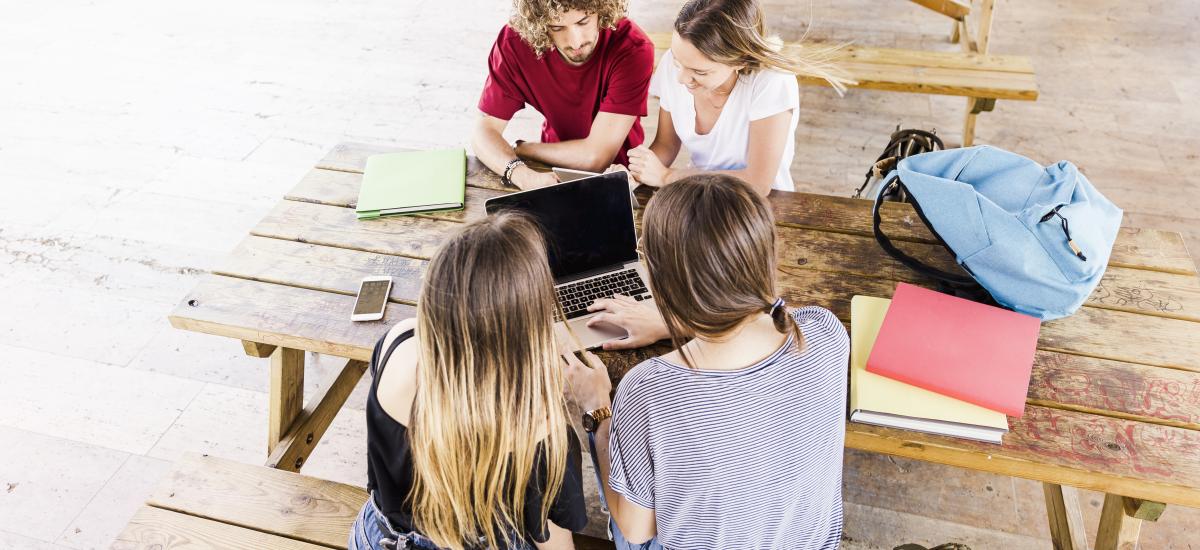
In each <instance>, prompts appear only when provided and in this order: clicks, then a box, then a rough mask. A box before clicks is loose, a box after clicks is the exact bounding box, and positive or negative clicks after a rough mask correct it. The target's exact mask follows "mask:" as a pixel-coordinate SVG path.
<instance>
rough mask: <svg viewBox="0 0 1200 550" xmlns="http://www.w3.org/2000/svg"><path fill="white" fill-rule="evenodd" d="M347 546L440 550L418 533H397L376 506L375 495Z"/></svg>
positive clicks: (361, 549)
mask: <svg viewBox="0 0 1200 550" xmlns="http://www.w3.org/2000/svg"><path fill="white" fill-rule="evenodd" d="M346 546H347V550H410V549H411V550H440V548H438V546H437V545H436V544H434V543H433V541H432V540H429V538H427V537H425V536H424V535H421V534H420V533H417V532H416V531H407V532H406V533H405V534H403V535H401V534H399V533H397V532H396V530H395V529H393V528H392V524H391V523H390V522H389V521H388V519H387V516H384V515H383V512H380V511H379V508H378V507H377V506H376V505H375V495H373V494H372V495H371V498H368V499H367V502H366V503H365V504H363V507H362V510H361V511H359V512H358V517H357V518H355V520H354V527H351V528H350V540H349V542H348V543H347V545H346Z"/></svg>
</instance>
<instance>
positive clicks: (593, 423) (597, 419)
mask: <svg viewBox="0 0 1200 550" xmlns="http://www.w3.org/2000/svg"><path fill="white" fill-rule="evenodd" d="M609 418H612V409H610V408H608V407H600V408H599V409H596V410H594V411H588V412H585V413H583V429H584V430H585V431H587V432H588V433H595V432H596V430H598V429H600V423H601V422H604V421H605V420H608V419H609Z"/></svg>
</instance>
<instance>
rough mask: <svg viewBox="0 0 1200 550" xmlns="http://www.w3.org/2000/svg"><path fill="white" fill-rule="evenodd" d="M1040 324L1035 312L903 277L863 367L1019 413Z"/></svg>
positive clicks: (1022, 409)
mask: <svg viewBox="0 0 1200 550" xmlns="http://www.w3.org/2000/svg"><path fill="white" fill-rule="evenodd" d="M1040 328H1041V322H1040V321H1039V320H1038V319H1037V318H1036V317H1030V316H1028V315H1023V314H1021V313H1016V312H1012V311H1008V310H1006V309H1000V308H998V307H992V306H988V305H984V304H980V303H976V302H972V301H970V300H964V299H962V298H956V297H954V296H950V295H947V294H942V293H940V292H934V291H932V290H927V289H924V288H921V287H918V286H913V285H910V284H905V283H900V284H899V285H898V286H897V287H896V293H895V294H894V295H893V296H892V304H891V306H890V307H888V311H887V315H886V316H884V318H883V325H882V326H881V327H880V328H879V336H878V338H876V340H875V346H874V347H873V348H871V355H870V356H869V357H867V371H869V372H873V373H876V374H881V375H883V376H887V377H888V378H892V379H895V380H899V381H901V382H904V383H906V384H911V385H913V386H918V387H921V388H925V389H927V390H930V391H935V392H938V393H941V394H944V395H948V396H950V397H953V398H955V399H961V400H963V401H966V402H969V403H974V404H976V405H979V406H982V407H987V408H989V409H992V410H995V411H1000V412H1002V413H1004V414H1007V415H1009V416H1013V417H1020V416H1021V415H1022V414H1024V412H1025V395H1026V394H1027V393H1028V392H1029V373H1030V371H1031V370H1032V369H1033V354H1034V351H1035V349H1036V348H1037V339H1038V331H1039V329H1040Z"/></svg>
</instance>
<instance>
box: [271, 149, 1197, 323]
mask: <svg viewBox="0 0 1200 550" xmlns="http://www.w3.org/2000/svg"><path fill="white" fill-rule="evenodd" d="M331 175H333V176H331ZM360 181H361V176H360V175H358V174H353V173H348V172H335V171H330V170H314V171H313V172H310V174H309V175H308V176H306V177H305V178H304V180H302V181H301V183H300V184H299V185H298V186H297V187H296V189H293V190H292V192H291V193H290V194H289V195H288V197H289V198H290V199H294V200H301V201H304V202H313V203H319V204H327V205H333V206H345V204H346V203H347V202H349V203H351V204H352V203H353V201H354V200H356V199H357V193H358V185H359V182H360ZM472 191H473V192H474V193H475V194H476V196H469V197H468V202H467V211H466V213H465V214H464V213H448V214H453V216H449V215H447V216H446V217H447V218H448V219H454V220H456V221H461V220H463V219H476V218H477V217H480V216H483V210H482V201H483V200H486V198H490V197H491V196H496V195H499V194H501V192H499V191H492V190H482V189H472ZM789 195H794V194H789ZM472 199H475V200H477V202H474V203H473V202H471V201H472ZM772 200H773V202H776V203H779V202H783V201H781V199H780V197H775V198H773V199H772ZM848 201H851V202H848V204H843V205H841V206H843V207H846V208H854V207H860V206H861V205H857V204H854V203H855V202H858V201H853V200H852V199H848ZM787 202H789V203H790V201H787ZM785 208H790V205H787V206H784V207H783V208H780V207H778V206H777V209H776V210H777V214H778V213H779V212H780V210H784V209H785ZM904 208H905V209H907V207H904ZM860 209H861V208H860ZM908 212H909V213H910V214H911V209H908ZM864 215H865V214H864ZM892 223H895V220H893V221H892ZM900 223H903V224H904V225H905V226H907V222H900ZM788 231H789V230H787V229H780V230H779V232H780V235H781V241H780V242H781V248H784V247H786V249H787V250H786V251H785V252H782V253H781V256H782V257H787V258H791V259H793V260H794V262H795V263H796V264H799V265H801V266H802V267H805V268H810V269H823V270H827V271H839V272H850V273H859V274H863V275H866V276H882V277H886V278H890V279H893V280H898V281H906V282H916V281H923V280H925V279H924V278H923V277H922V276H920V275H918V274H917V273H916V272H915V271H913V270H911V269H909V268H907V267H905V266H904V265H902V264H900V263H899V262H897V261H895V260H894V259H892V258H891V257H889V256H887V255H886V254H882V253H880V252H879V248H878V244H877V243H876V242H875V241H874V239H873V238H872V237H869V236H865V235H860V234H846V233H830V232H828V231H817V230H813V229H806V228H804V227H797V228H794V231H799V232H796V233H789V232H788ZM1179 244H1180V245H1182V241H1180V242H1179ZM901 247H902V248H903V249H904V250H906V251H908V252H910V253H911V254H913V255H914V256H915V257H917V258H919V259H921V260H923V261H927V262H929V263H931V264H933V265H935V266H937V267H940V268H942V269H947V270H955V271H961V268H959V267H958V266H957V264H956V263H955V262H954V259H953V256H951V255H950V254H949V252H947V251H946V250H945V248H944V247H942V246H941V245H940V244H927V243H922V242H917V243H913V244H902V245H901ZM1183 253H1184V254H1185V255H1186V251H1184V252H1183ZM1189 262H1190V260H1189ZM1087 305H1091V306H1094V307H1101V308H1105V309H1115V310H1120V311H1132V312H1139V313H1146V314H1150V315H1155V316H1163V317H1172V318H1179V319H1190V320H1196V321H1200V277H1196V276H1192V275H1180V274H1177V273H1168V272H1162V271H1148V270H1144V269H1134V268H1130V267H1122V266H1120V265H1115V266H1110V267H1109V269H1108V270H1107V271H1106V272H1105V277H1104V279H1103V280H1101V282H1100V284H1099V286H1098V287H1097V289H1096V291H1095V292H1094V293H1093V294H1092V296H1091V297H1090V299H1089V301H1088V302H1087Z"/></svg>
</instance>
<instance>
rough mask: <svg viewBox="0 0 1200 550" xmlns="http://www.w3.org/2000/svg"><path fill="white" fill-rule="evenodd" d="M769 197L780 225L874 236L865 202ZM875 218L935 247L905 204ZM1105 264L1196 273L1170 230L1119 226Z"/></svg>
mask: <svg viewBox="0 0 1200 550" xmlns="http://www.w3.org/2000/svg"><path fill="white" fill-rule="evenodd" d="M770 198H771V203H772V207H773V210H774V212H775V221H776V223H779V224H781V225H791V226H796V227H803V228H808V229H816V230H819V231H831V232H835V233H852V234H855V235H866V236H870V237H872V238H874V237H873V235H874V233H873V231H872V229H871V209H872V207H873V203H872V202H871V201H866V200H862V199H852V198H848V197H833V196H829V195H814V194H810V193H788V192H781V191H772V192H771V195H770ZM880 218H881V219H882V227H883V229H884V232H885V233H887V235H888V236H889V237H891V238H892V240H901V241H913V242H925V243H937V239H936V238H935V237H934V236H933V234H932V233H931V232H930V231H929V228H928V227H926V226H925V224H924V222H922V221H921V219H920V218H919V217H918V216H917V213H916V211H915V210H913V208H912V206H911V205H908V204H902V203H887V204H884V205H883V209H882V210H881V212H880ZM1108 265H1109V266H1110V267H1111V266H1114V265H1115V266H1119V267H1131V268H1136V269H1148V270H1152V271H1163V272H1166V273H1179V274H1183V275H1196V265H1195V264H1194V263H1193V262H1192V257H1191V255H1189V254H1188V250H1187V246H1186V244H1185V243H1184V241H1183V236H1182V235H1180V234H1179V233H1175V232H1172V231H1157V230H1152V229H1138V228H1133V227H1122V228H1121V229H1120V231H1118V233H1117V240H1116V243H1115V244H1114V245H1113V251H1112V256H1111V257H1110V259H1109V262H1108Z"/></svg>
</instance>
